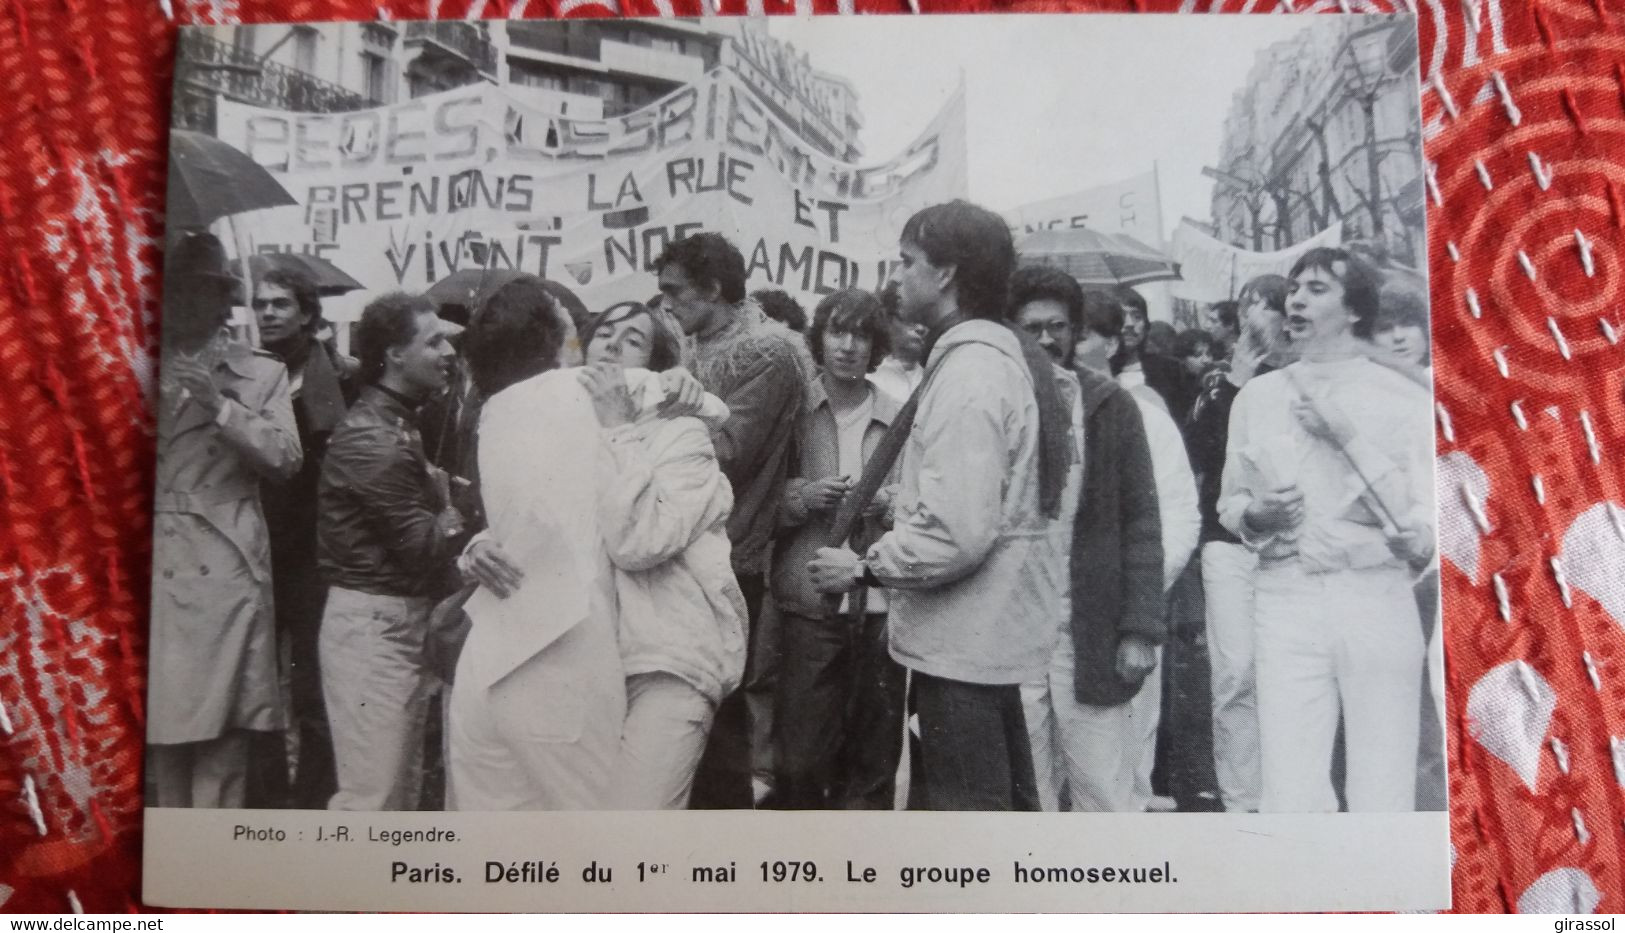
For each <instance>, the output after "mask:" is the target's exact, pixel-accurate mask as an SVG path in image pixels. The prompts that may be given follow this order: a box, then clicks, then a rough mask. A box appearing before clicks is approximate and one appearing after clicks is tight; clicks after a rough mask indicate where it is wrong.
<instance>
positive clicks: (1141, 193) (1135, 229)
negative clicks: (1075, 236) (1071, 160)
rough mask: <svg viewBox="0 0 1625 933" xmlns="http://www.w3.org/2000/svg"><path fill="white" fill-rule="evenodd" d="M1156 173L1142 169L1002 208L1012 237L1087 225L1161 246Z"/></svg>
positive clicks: (1094, 228) (1160, 207)
mask: <svg viewBox="0 0 1625 933" xmlns="http://www.w3.org/2000/svg"><path fill="white" fill-rule="evenodd" d="M1161 211H1162V205H1161V204H1159V203H1158V198H1157V174H1156V172H1146V173H1145V174H1143V175H1136V176H1134V177H1133V178H1129V179H1125V180H1124V181H1119V182H1114V183H1112V184H1109V185H1101V186H1100V187H1098V188H1089V189H1086V190H1083V191H1075V192H1073V193H1071V194H1063V195H1061V196H1060V197H1055V198H1048V199H1046V200H1043V201H1034V202H1032V203H1031V204H1024V205H1022V206H1020V207H1017V208H1013V209H1011V210H1008V211H1005V212H1004V220H1005V222H1006V223H1008V224H1009V225H1010V232H1011V233H1012V234H1013V235H1014V236H1015V238H1016V239H1018V240H1019V239H1021V238H1022V236H1024V235H1025V234H1028V233H1034V232H1037V231H1039V230H1053V229H1056V228H1067V229H1070V228H1076V227H1087V228H1089V229H1090V230H1098V231H1100V232H1101V233H1126V234H1128V235H1129V236H1131V237H1133V238H1135V239H1136V240H1139V241H1140V242H1141V243H1144V244H1146V245H1147V246H1156V247H1161V245H1162V234H1161V233H1160V232H1159V230H1158V219H1157V218H1158V216H1159V214H1160V213H1161Z"/></svg>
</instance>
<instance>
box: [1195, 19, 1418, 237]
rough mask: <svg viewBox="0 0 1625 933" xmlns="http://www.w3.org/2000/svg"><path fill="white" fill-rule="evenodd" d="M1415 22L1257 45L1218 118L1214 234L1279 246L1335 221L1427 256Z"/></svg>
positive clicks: (1354, 26)
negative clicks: (1243, 80)
mask: <svg viewBox="0 0 1625 933" xmlns="http://www.w3.org/2000/svg"><path fill="white" fill-rule="evenodd" d="M1417 71H1418V64H1417V55H1416V40H1415V33H1414V31H1413V30H1412V28H1411V27H1410V25H1409V22H1408V21H1407V20H1404V19H1399V18H1396V19H1377V18H1374V17H1354V18H1349V19H1348V20H1347V21H1345V22H1343V23H1341V24H1340V25H1339V27H1338V28H1335V29H1327V28H1325V27H1324V26H1323V25H1320V24H1317V27H1316V28H1307V29H1305V30H1304V31H1303V32H1302V33H1301V34H1300V35H1299V36H1298V37H1296V38H1294V39H1292V40H1288V41H1285V42H1281V43H1277V44H1276V45H1273V46H1271V47H1270V48H1268V49H1266V50H1264V51H1263V52H1260V53H1259V55H1258V58H1257V61H1256V62H1255V63H1254V66H1253V69H1252V72H1251V73H1250V75H1249V78H1248V82H1247V86H1246V87H1245V88H1244V89H1243V90H1241V91H1238V92H1237V94H1236V95H1235V97H1234V99H1233V100H1232V102H1231V107H1230V112H1229V114H1228V115H1227V117H1226V120H1225V128H1224V136H1223V142H1222V143H1221V145H1220V152H1219V158H1218V163H1217V165H1216V166H1215V167H1213V168H1211V169H1209V171H1208V174H1209V175H1211V176H1212V177H1213V178H1214V179H1215V183H1214V186H1213V226H1214V228H1215V230H1216V233H1217V235H1218V236H1219V238H1220V239H1223V240H1226V241H1227V242H1230V243H1231V244H1233V245H1236V246H1239V247H1242V248H1244V249H1251V250H1274V249H1283V248H1285V247H1288V246H1291V245H1292V244H1294V243H1297V242H1299V241H1301V240H1304V239H1307V238H1308V237H1310V236H1313V235H1314V234H1316V233H1318V232H1320V231H1321V230H1324V229H1325V228H1326V227H1327V226H1329V225H1330V224H1332V223H1333V222H1336V221H1341V222H1342V224H1343V230H1344V239H1345V240H1349V239H1366V240H1374V241H1378V242H1381V243H1382V244H1384V245H1385V246H1386V248H1387V250H1388V251H1389V253H1390V254H1391V255H1393V256H1394V257H1395V258H1396V259H1399V260H1400V261H1402V262H1405V263H1407V264H1412V265H1420V263H1421V262H1422V261H1423V260H1424V257H1425V256H1426V249H1427V246H1426V241H1425V236H1424V233H1423V218H1422V216H1421V215H1422V197H1421V194H1422V173H1423V164H1422V153H1421V138H1420V132H1419V126H1420V124H1419V121H1418V119H1417V112H1418V107H1419V103H1418V87H1419V85H1418V74H1417Z"/></svg>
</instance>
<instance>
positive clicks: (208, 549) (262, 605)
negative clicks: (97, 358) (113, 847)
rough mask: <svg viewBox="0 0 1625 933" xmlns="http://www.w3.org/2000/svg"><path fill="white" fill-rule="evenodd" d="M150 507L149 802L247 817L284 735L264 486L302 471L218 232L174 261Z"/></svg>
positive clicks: (281, 390)
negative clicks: (245, 810) (263, 740)
mask: <svg viewBox="0 0 1625 933" xmlns="http://www.w3.org/2000/svg"><path fill="white" fill-rule="evenodd" d="M165 279H166V281H165V291H164V347H163V359H162V361H161V370H160V372H161V376H162V390H161V391H160V393H159V401H158V483H157V492H156V496H155V498H154V503H153V511H154V513H155V514H154V517H153V535H154V537H153V577H152V636H151V639H152V644H151V652H150V657H151V666H150V669H149V670H150V677H149V684H150V686H149V688H148V716H147V753H148V758H147V761H148V770H147V780H148V786H149V794H150V796H149V798H148V803H149V804H150V805H152V806H159V807H241V806H243V802H244V800H243V795H244V785H245V779H246V776H247V769H248V748H249V735H248V733H249V732H250V731H270V730H276V729H280V728H281V727H282V722H281V712H280V709H281V704H280V702H279V698H278V686H277V667H276V634H275V628H274V624H273V621H272V619H273V616H272V605H271V554H270V541H269V537H268V535H267V534H266V530H265V517H264V514H263V513H262V511H261V509H260V500H259V482H260V479H261V478H266V479H271V480H286V479H287V478H288V477H290V476H292V475H293V474H294V473H295V472H296V471H297V470H298V469H299V464H300V461H301V456H302V455H301V451H300V447H299V435H298V432H297V431H296V429H295V427H294V418H293V406H292V403H291V401H290V399H289V394H288V373H287V369H286V368H285V367H284V366H283V365H282V364H281V363H280V362H278V361H277V360H276V358H275V357H272V356H271V355H270V354H267V353H264V352H263V351H259V350H255V349H252V348H250V347H249V346H247V345H246V344H243V343H240V342H237V341H235V340H232V339H231V338H230V336H229V335H228V333H227V331H226V330H225V323H226V319H227V315H228V313H229V311H230V307H231V295H232V291H233V289H235V288H236V287H237V282H236V280H235V279H234V278H232V277H231V276H229V275H228V274H227V266H226V261H225V250H224V249H223V248H222V246H221V245H220V241H219V240H218V239H216V238H215V237H213V236H210V235H208V234H202V235H194V236H190V237H188V238H186V239H184V240H181V241H180V242H179V243H177V244H175V246H174V247H173V248H171V250H170V251H169V256H168V257H167V261H166V263H165Z"/></svg>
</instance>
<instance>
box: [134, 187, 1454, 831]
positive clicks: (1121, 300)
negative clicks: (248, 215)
mask: <svg viewBox="0 0 1625 933" xmlns="http://www.w3.org/2000/svg"><path fill="white" fill-rule="evenodd" d="M899 251H900V260H899V262H898V264H897V265H896V268H895V270H894V272H893V274H892V276H891V278H890V280H889V281H888V282H887V284H886V286H885V287H884V288H883V289H881V291H880V292H879V293H878V294H876V293H870V292H867V291H862V290H858V289H847V290H843V291H838V292H835V293H833V294H830V295H827V296H824V297H823V298H822V299H821V300H820V301H819V302H818V303H817V305H816V307H814V308H813V309H812V310H811V312H810V314H809V312H808V310H807V309H805V308H803V307H802V306H801V305H800V304H798V303H797V302H796V301H795V299H793V298H792V297H791V296H789V295H787V294H785V293H783V292H778V291H761V292H756V293H754V294H747V293H746V275H745V264H744V260H743V257H742V256H741V254H740V252H739V250H738V249H737V248H736V247H735V246H734V244H733V243H731V242H730V241H729V240H728V239H727V238H725V237H723V236H720V235H718V234H714V233H702V234H697V235H694V236H690V237H688V238H687V239H684V240H680V241H677V242H675V243H673V244H672V245H671V246H670V247H668V248H667V250H666V251H665V252H664V254H662V255H661V256H659V257H658V258H657V259H656V260H655V261H654V263H653V264H652V267H653V270H654V272H655V273H656V281H655V282H654V283H653V286H654V287H655V288H657V289H658V293H657V294H656V295H655V296H654V297H653V298H652V299H651V300H649V301H647V302H622V303H619V304H616V305H613V306H610V307H607V308H602V309H589V308H588V307H586V306H585V305H584V304H583V303H582V302H581V301H580V300H579V299H578V298H577V297H576V296H575V295H574V294H572V293H571V292H570V291H569V290H568V289H566V288H563V287H562V286H560V285H558V284H557V283H554V282H549V281H544V280H541V279H538V278H535V277H532V276H524V275H512V276H505V277H503V278H501V279H500V280H495V281H493V283H492V285H491V287H489V288H484V289H481V290H480V291H479V292H478V293H477V294H476V295H474V296H473V298H472V299H471V300H470V301H469V302H468V303H466V304H445V303H442V304H438V305H437V304H436V303H434V302H432V301H430V300H429V299H428V298H426V297H424V296H421V295H411V294H404V293H394V294H389V295H384V296H381V297H378V298H376V299H375V300H373V301H372V302H371V303H370V304H368V306H367V307H366V309H365V311H364V312H363V314H362V316H361V319H360V321H359V322H358V324H357V325H355V327H354V330H353V334H352V350H353V353H354V357H353V358H352V357H349V356H346V355H344V354H341V353H339V352H338V351H337V350H336V349H335V347H334V346H333V345H332V343H331V342H330V341H327V340H324V339H323V337H324V335H325V334H326V333H327V332H328V331H329V330H330V328H329V327H328V325H327V324H326V322H324V320H323V318H322V314H321V306H320V297H319V295H318V293H317V290H316V288H315V286H314V285H313V284H312V283H311V282H310V281H308V280H306V279H304V278H303V277H302V276H300V275H299V274H298V273H296V272H287V271H278V272H274V273H271V274H268V275H265V276H263V277H260V278H258V279H257V280H256V281H255V282H254V284H253V288H252V294H243V286H242V283H241V282H240V281H239V280H237V279H236V278H235V277H233V276H232V275H231V274H230V273H229V271H228V264H227V263H226V260H225V256H224V251H223V249H222V248H221V247H220V244H219V243H218V241H216V240H214V239H213V238H212V237H209V236H207V235H196V236H192V237H189V238H187V239H185V240H182V241H180V242H179V243H177V244H175V245H173V246H172V247H171V249H170V252H169V255H168V258H167V261H166V275H167V278H168V286H167V290H166V305H165V342H164V356H163V361H162V366H163V393H162V399H161V406H160V419H159V443H160V456H159V472H158V497H157V507H156V512H157V519H156V538H155V541H156V549H155V575H154V597H153V636H152V657H153V666H152V671H153V676H152V687H151V690H152V700H151V711H152V712H151V721H152V726H151V732H150V736H149V756H150V758H149V760H150V763H151V767H150V768H149V772H148V774H149V794H150V795H151V796H150V799H151V801H152V802H153V803H154V804H155V805H159V806H214V807H220V806H254V807H290V806H291V807H302V808H323V807H331V808H334V809H348V810H397V809H419V808H424V809H437V808H446V809H472V810H508V809H591V808H606V809H661V808H680V807H694V808H751V807H756V808H785V809H810V808H845V809H891V808H902V807H909V808H919V809H945V810H969V809H1026V810H1036V809H1046V810H1055V809H1071V810H1087V811H1103V812H1129V811H1143V810H1158V809H1162V810H1170V809H1220V808H1223V809H1228V810H1232V811H1256V810H1265V811H1288V812H1305V811H1331V810H1337V809H1339V808H1346V809H1349V810H1367V811H1370V810H1381V811H1398V810H1411V809H1415V808H1417V807H1418V806H1424V807H1425V806H1441V805H1442V796H1441V795H1442V765H1441V763H1440V762H1439V760H1438V759H1439V754H1440V751H1441V749H1440V747H1439V746H1440V739H1439V736H1438V732H1437V730H1438V725H1437V718H1438V713H1437V710H1436V699H1437V695H1438V694H1437V691H1438V685H1437V684H1431V685H1430V684H1429V683H1428V681H1427V678H1426V674H1425V664H1424V656H1425V652H1426V651H1427V646H1428V645H1429V644H1430V641H1429V640H1430V639H1431V645H1432V646H1433V647H1434V650H1436V646H1437V641H1438V639H1437V632H1436V630H1435V625H1434V619H1435V615H1436V606H1437V595H1436V586H1437V584H1436V574H1434V573H1433V571H1432V567H1433V562H1434V559H1435V558H1434V553H1433V541H1434V534H1433V522H1434V519H1433V500H1432V466H1431V464H1432V457H1431V451H1432V446H1431V432H1430V423H1429V419H1430V417H1431V406H1430V404H1429V396H1428V386H1429V385H1430V380H1431V376H1430V370H1429V362H1428V323H1427V309H1426V299H1425V291H1424V289H1423V288H1422V285H1421V282H1420V279H1419V277H1418V276H1417V275H1416V274H1415V273H1414V272H1412V271H1411V270H1408V269H1405V268H1403V267H1401V266H1398V265H1397V264H1395V263H1392V262H1390V261H1388V260H1387V259H1386V257H1384V256H1382V255H1380V252H1376V251H1373V250H1368V249H1362V248H1360V247H1359V245H1357V244H1351V246H1350V247H1349V248H1347V249H1316V250H1312V251H1310V252H1308V253H1306V254H1305V255H1303V256H1302V257H1301V258H1300V259H1299V260H1298V262H1297V264H1296V266H1295V267H1294V268H1293V269H1292V270H1291V271H1290V274H1289V275H1286V276H1263V277H1260V278H1258V279H1255V280H1253V281H1251V282H1247V283H1245V285H1244V287H1243V288H1241V290H1240V292H1239V294H1238V296H1237V298H1236V300H1235V301H1227V302H1220V303H1218V304H1216V305H1212V306H1210V307H1207V308H1204V309H1202V314H1201V319H1200V320H1199V321H1198V322H1197V324H1196V326H1190V327H1187V328H1185V329H1184V330H1177V329H1175V328H1174V327H1173V326H1172V325H1171V324H1169V323H1166V322H1160V321H1158V322H1153V321H1151V320H1150V319H1149V315H1148V312H1147V306H1146V303H1145V301H1144V299H1143V298H1142V297H1141V296H1140V295H1139V293H1138V292H1136V291H1135V290H1134V289H1133V288H1129V287H1126V286H1116V287H1084V286H1080V284H1079V283H1078V282H1076V281H1075V280H1073V279H1072V278H1071V277H1069V276H1068V275H1066V274H1065V273H1062V272H1060V271H1058V270H1056V269H1053V268H1049V267H1044V266H1022V265H1020V263H1019V261H1018V258H1017V256H1016V254H1015V251H1014V248H1013V245H1012V241H1011V236H1010V232H1009V230H1008V229H1007V228H1006V226H1005V224H1004V223H1003V221H1002V220H1000V218H998V217H997V215H994V214H992V213H990V212H987V211H985V210H983V209H981V208H978V207H975V206H973V205H970V204H967V203H964V202H957V201H956V202H952V203H949V204H943V205H937V206H935V207H931V208H928V209H926V210H924V211H921V212H920V213H919V214H917V215H915V217H913V218H912V219H911V220H910V221H909V223H908V224H907V225H906V226H905V228H904V231H903V234H902V237H901V242H900V244H899ZM233 303H242V304H247V305H249V307H250V308H251V310H252V312H253V314H254V316H255V320H256V322H257V325H258V328H257V329H258V334H259V346H258V347H251V346H250V345H249V344H247V343H246V342H244V341H242V340H240V339H239V338H238V337H237V336H234V335H233V331H232V329H231V328H228V327H227V326H226V324H227V321H228V318H229V314H230V309H231V306H232V305H233ZM1429 686H1431V687H1432V690H1431V691H1430V690H1429V689H1428V688H1429Z"/></svg>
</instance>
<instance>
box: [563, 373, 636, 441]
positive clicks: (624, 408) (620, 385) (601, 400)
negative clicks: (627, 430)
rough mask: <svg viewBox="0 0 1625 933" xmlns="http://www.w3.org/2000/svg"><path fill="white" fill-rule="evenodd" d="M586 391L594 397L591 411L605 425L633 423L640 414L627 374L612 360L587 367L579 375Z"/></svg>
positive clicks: (615, 426)
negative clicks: (629, 388)
mask: <svg viewBox="0 0 1625 933" xmlns="http://www.w3.org/2000/svg"><path fill="white" fill-rule="evenodd" d="M576 378H577V379H578V380H579V381H580V382H581V385H582V387H583V388H585V389H586V390H587V394H588V395H590V396H592V410H593V413H594V414H596V415H597V416H598V424H599V425H600V426H602V427H605V428H618V427H620V426H622V425H625V424H631V423H632V419H633V417H634V416H635V415H636V414H637V406H636V405H634V404H633V403H632V393H631V392H629V391H627V388H626V373H625V372H624V371H623V370H622V369H621V368H620V367H619V366H615V365H612V364H610V363H599V364H597V365H595V366H586V367H583V368H582V369H581V372H580V373H579V374H578V375H577V376H576Z"/></svg>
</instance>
